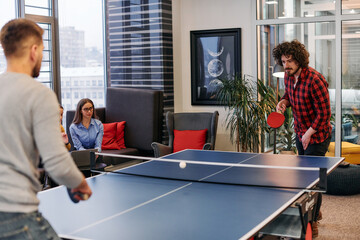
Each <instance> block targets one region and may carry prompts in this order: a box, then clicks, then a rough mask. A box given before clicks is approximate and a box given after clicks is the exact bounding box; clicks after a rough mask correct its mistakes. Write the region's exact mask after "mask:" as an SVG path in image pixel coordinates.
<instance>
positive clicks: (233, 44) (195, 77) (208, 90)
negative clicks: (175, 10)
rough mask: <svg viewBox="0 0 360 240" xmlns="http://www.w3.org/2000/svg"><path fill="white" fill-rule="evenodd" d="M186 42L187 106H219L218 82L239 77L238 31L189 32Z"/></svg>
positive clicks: (234, 29) (239, 51) (239, 46)
mask: <svg viewBox="0 0 360 240" xmlns="http://www.w3.org/2000/svg"><path fill="white" fill-rule="evenodd" d="M190 43H191V105H220V103H219V101H218V100H217V99H216V91H217V89H218V88H219V87H220V86H221V82H220V80H219V79H221V78H229V77H233V76H235V75H236V74H241V28H229V29H213V30H197V31H190ZM219 84H220V85H219Z"/></svg>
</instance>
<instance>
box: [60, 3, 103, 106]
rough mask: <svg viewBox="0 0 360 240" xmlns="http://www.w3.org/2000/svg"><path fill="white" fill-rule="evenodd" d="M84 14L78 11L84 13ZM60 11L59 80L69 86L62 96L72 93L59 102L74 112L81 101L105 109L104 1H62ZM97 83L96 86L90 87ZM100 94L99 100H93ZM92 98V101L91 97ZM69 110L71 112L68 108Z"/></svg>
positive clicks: (97, 98) (62, 90) (63, 88)
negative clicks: (86, 99)
mask: <svg viewBox="0 0 360 240" xmlns="http://www.w3.org/2000/svg"><path fill="white" fill-rule="evenodd" d="M84 6H87V7H86V11H79V9H84ZM58 8H59V39H60V77H61V79H62V80H63V81H67V82H70V84H69V85H67V84H66V85H65V86H61V92H65V93H68V92H70V93H74V94H73V95H71V96H72V97H71V98H63V99H61V101H62V103H63V105H64V106H66V109H65V111H64V112H65V113H66V111H67V110H74V109H75V108H76V105H77V103H78V101H79V100H80V98H84V97H87V98H91V100H92V101H93V102H94V105H95V107H100V106H104V105H105V100H104V95H105V94H104V93H105V87H106V85H105V72H106V71H105V69H106V68H105V62H106V61H105V54H104V53H105V52H106V51H105V50H104V41H105V40H104V34H103V32H104V26H105V24H104V22H105V20H104V1H103V0H76V1H73V0H61V1H58ZM91 81H92V82H94V81H95V82H97V83H98V84H92V85H91ZM97 92H101V93H102V95H101V98H100V97H96V96H97ZM94 96H95V97H94ZM68 106H70V108H69V107H68Z"/></svg>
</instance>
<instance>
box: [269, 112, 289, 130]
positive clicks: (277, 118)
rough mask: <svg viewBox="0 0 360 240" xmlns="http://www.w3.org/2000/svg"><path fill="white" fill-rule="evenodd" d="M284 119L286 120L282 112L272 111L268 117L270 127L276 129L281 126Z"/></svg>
mask: <svg viewBox="0 0 360 240" xmlns="http://www.w3.org/2000/svg"><path fill="white" fill-rule="evenodd" d="M284 121H285V116H284V114H282V113H280V112H272V113H270V115H269V116H268V118H267V124H269V126H270V127H272V128H275V129H276V128H279V127H281V125H283V123H284Z"/></svg>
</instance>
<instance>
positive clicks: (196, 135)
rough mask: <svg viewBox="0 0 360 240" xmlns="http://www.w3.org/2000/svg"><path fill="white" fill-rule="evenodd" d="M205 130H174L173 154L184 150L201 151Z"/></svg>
mask: <svg viewBox="0 0 360 240" xmlns="http://www.w3.org/2000/svg"><path fill="white" fill-rule="evenodd" d="M206 133H207V129H203V130H183V131H179V130H174V144H173V145H174V152H178V151H181V150H184V149H203V147H204V144H205V141H206Z"/></svg>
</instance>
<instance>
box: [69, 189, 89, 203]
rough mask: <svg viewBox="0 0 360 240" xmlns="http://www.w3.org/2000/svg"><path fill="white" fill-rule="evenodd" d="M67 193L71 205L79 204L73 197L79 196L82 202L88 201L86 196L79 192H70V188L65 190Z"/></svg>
mask: <svg viewBox="0 0 360 240" xmlns="http://www.w3.org/2000/svg"><path fill="white" fill-rule="evenodd" d="M67 192H68V194H69V197H70V199H71V201H73V203H78V202H79V200H78V199H76V198H75V196H79V197H80V198H81V199H83V200H88V199H89V195H88V194H84V193H81V192H71V189H70V188H67Z"/></svg>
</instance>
